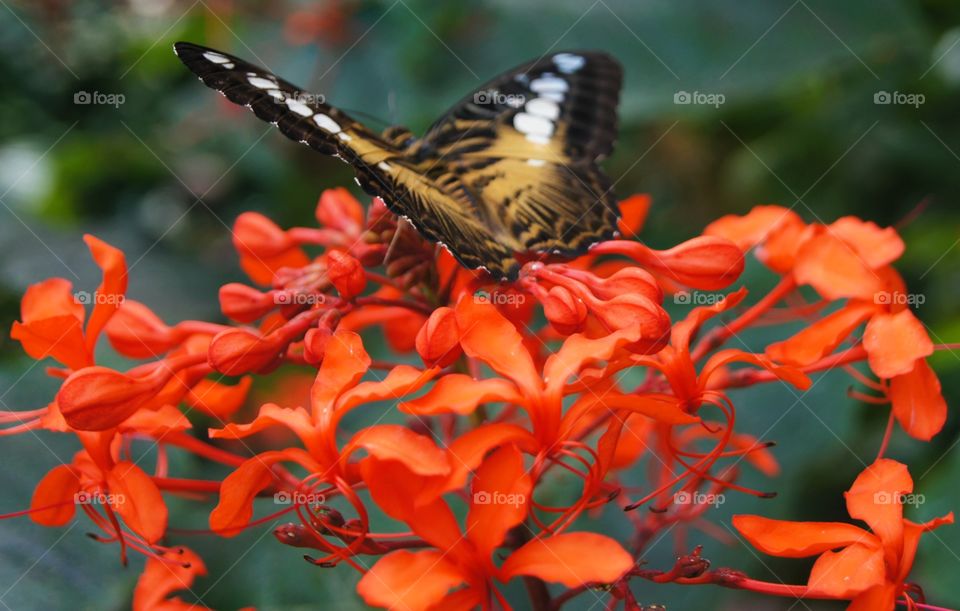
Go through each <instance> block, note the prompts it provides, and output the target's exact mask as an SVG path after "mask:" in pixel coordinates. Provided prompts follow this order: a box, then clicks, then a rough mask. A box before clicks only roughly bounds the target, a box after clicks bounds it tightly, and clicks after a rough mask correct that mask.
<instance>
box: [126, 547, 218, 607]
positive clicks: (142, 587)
mask: <svg viewBox="0 0 960 611" xmlns="http://www.w3.org/2000/svg"><path fill="white" fill-rule="evenodd" d="M161 556H163V557H164V558H163V559H162V560H161V559H160V558H153V557H150V558H147V564H146V566H144V568H143V573H141V575H140V579H138V580H137V587H136V588H135V589H134V591H133V611H161V610H162V611H186V610H187V609H197V610H200V611H202V610H204V609H207V607H200V606H197V605H194V604H188V603H186V602H184V601H182V600H180V599H179V598H168V596H169V595H170V594H172V593H174V592H177V591H179V590H189V589H190V588H191V586H193V582H194V580H195V579H196V578H197V577H198V576H200V577H202V576H204V575H206V574H207V567H206V566H204V564H203V559H201V558H200V556H198V555H197V554H196V553H195V552H194V551H193V550H190V549H188V548H186V547H179V548H177V549H176V550H170V551H166V552H161Z"/></svg>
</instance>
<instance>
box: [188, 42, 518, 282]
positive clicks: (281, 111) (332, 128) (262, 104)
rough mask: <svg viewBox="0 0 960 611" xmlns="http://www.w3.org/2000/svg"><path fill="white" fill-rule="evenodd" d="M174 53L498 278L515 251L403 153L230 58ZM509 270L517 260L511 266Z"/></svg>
mask: <svg viewBox="0 0 960 611" xmlns="http://www.w3.org/2000/svg"><path fill="white" fill-rule="evenodd" d="M174 51H175V52H176V54H177V56H178V57H179V58H180V59H181V61H183V63H184V64H185V65H186V66H187V67H188V68H189V69H190V70H191V71H193V73H194V74H196V75H197V76H198V77H200V80H201V81H203V83H204V84H206V85H207V86H209V87H211V88H213V89H216V90H217V91H219V92H220V93H222V94H223V95H224V96H226V98H227V99H229V100H230V101H232V102H235V103H237V104H241V105H244V106H247V107H249V108H250V109H251V110H253V112H254V114H256V115H257V117H259V118H261V119H263V120H264V121H268V122H270V123H273V124H275V125H276V126H277V127H278V128H279V129H280V131H281V132H283V134H284V135H286V136H288V137H289V138H291V139H293V140H296V141H299V142H302V143H304V144H307V145H308V146H310V147H311V148H314V149H316V150H317V151H319V152H321V153H324V154H328V155H336V156H339V157H341V158H342V159H343V160H344V161H346V162H347V163H349V164H351V165H352V166H353V168H354V170H355V171H356V173H357V182H358V184H359V185H360V186H361V187H362V188H363V189H364V190H365V191H367V192H368V193H370V194H371V195H375V196H378V197H380V198H381V199H383V200H384V202H385V203H386V204H387V206H388V207H389V208H390V210H392V211H393V212H394V213H396V214H399V215H401V216H403V217H405V218H407V219H408V220H409V221H410V222H411V224H413V226H414V227H416V228H417V230H418V231H420V232H421V233H422V234H423V235H424V236H425V237H426V238H427V239H430V240H432V241H434V242H438V243H440V244H442V245H443V246H444V247H446V248H447V249H448V250H449V251H450V252H451V253H452V254H453V255H454V256H455V257H456V258H457V259H458V260H459V261H460V262H461V263H462V264H464V265H465V266H467V267H470V268H472V269H477V268H484V269H489V270H490V271H492V272H493V273H495V274H498V275H500V276H504V275H513V276H515V275H516V269H515V267H514V268H510V269H506V268H504V269H501V262H503V261H505V260H508V259H511V257H512V254H513V253H512V252H511V251H508V250H507V249H506V248H505V247H504V246H503V245H502V244H500V243H499V242H497V240H496V239H495V238H493V236H491V235H490V233H489V231H488V230H487V229H486V227H484V226H483V225H481V224H480V223H479V222H478V221H477V217H476V215H475V214H474V213H473V211H471V210H470V209H469V208H466V207H464V206H463V205H462V202H460V201H457V199H456V194H452V193H450V192H448V191H446V190H445V189H444V188H443V187H444V185H446V184H448V183H445V182H443V181H441V182H439V183H438V182H434V181H433V180H431V179H429V178H427V177H425V176H421V175H420V174H418V173H417V172H416V170H414V169H413V168H412V167H411V165H410V164H408V163H406V161H407V160H406V152H405V151H404V150H402V149H401V148H400V147H398V146H395V145H394V144H393V143H392V142H391V140H395V139H396V136H393V137H391V138H388V139H385V138H381V137H380V136H379V135H377V134H375V133H373V132H371V131H370V130H368V129H367V128H366V127H364V126H363V125H362V124H360V123H359V122H357V121H355V120H353V119H351V118H350V117H349V116H347V114H346V113H344V112H342V111H340V110H338V109H336V108H334V107H332V106H329V105H328V104H326V103H325V102H324V101H323V100H322V99H321V98H320V97H319V96H316V95H313V94H309V93H305V92H303V91H302V90H301V89H300V88H298V87H296V86H295V85H292V84H291V83H289V82H287V81H284V80H282V79H280V78H278V77H277V76H276V75H274V74H272V73H271V72H269V71H267V70H264V69H263V68H260V67H258V66H255V65H253V64H251V63H249V62H246V61H244V60H242V59H240V58H238V57H234V56H233V55H230V54H228V53H224V52H222V51H217V50H215V49H210V48H207V47H202V46H199V45H195V44H192V43H187V42H178V43H176V44H175V45H174ZM512 264H513V266H516V262H515V261H512Z"/></svg>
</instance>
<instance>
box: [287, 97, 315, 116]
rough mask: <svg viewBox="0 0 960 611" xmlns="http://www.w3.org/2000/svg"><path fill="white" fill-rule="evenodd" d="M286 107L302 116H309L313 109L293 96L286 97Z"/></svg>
mask: <svg viewBox="0 0 960 611" xmlns="http://www.w3.org/2000/svg"><path fill="white" fill-rule="evenodd" d="M287 107H288V108H289V109H290V110H292V111H293V112H295V113H297V114H298V115H300V116H303V117H309V116H310V115H312V114H313V111H312V110H310V107H309V106H307V105H306V104H304V103H303V102H301V101H299V100H295V99H293V98H287Z"/></svg>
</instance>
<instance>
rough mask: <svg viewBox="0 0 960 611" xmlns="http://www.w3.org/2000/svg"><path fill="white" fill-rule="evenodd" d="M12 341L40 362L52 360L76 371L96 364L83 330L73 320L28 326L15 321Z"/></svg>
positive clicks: (66, 318) (64, 318) (44, 321)
mask: <svg viewBox="0 0 960 611" xmlns="http://www.w3.org/2000/svg"><path fill="white" fill-rule="evenodd" d="M10 337H12V338H13V339H15V340H17V341H19V342H20V344H21V345H22V346H23V350H24V352H26V353H27V354H29V355H30V356H31V357H32V358H34V359H37V360H40V359H45V358H47V357H52V358H54V359H56V360H57V361H59V362H61V363H63V364H64V365H66V366H67V367H69V368H70V369H73V370H77V369H83V368H84V367H88V366H90V365H92V364H93V356H92V355H91V354H90V352H89V351H88V350H87V344H86V339H85V338H84V336H83V328H82V327H81V325H80V321H79V320H77V319H76V318H74V317H73V316H54V317H52V318H44V319H41V320H37V321H34V322H30V323H26V324H21V323H19V322H16V321H14V323H13V328H12V329H11V330H10Z"/></svg>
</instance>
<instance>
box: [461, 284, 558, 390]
mask: <svg viewBox="0 0 960 611" xmlns="http://www.w3.org/2000/svg"><path fill="white" fill-rule="evenodd" d="M456 312H457V325H458V326H459V328H460V332H461V337H460V345H461V346H463V351H464V352H466V353H467V355H468V356H470V357H473V358H477V359H480V360H481V361H483V362H485V363H486V364H487V365H489V366H490V367H491V368H492V369H493V370H494V371H496V372H497V373H499V374H500V375H502V376H505V377H507V378H510V379H511V380H513V381H514V382H516V383H517V386H519V387H520V388H521V389H522V390H523V393H524V394H525V395H526V396H528V397H535V396H537V395H539V394H540V389H541V387H542V382H541V380H540V375H539V374H538V373H537V370H536V368H535V367H534V364H533V358H531V356H530V353H529V352H528V351H527V347H526V346H525V345H524V343H523V336H521V335H520V333H518V332H517V329H516V328H515V327H514V326H513V324H512V323H511V322H510V321H509V320H507V319H506V318H504V317H503V315H502V314H500V312H498V311H497V308H496V307H495V306H493V305H491V304H489V303H484V302H482V301H479V300H475V299H472V298H470V297H466V298H464V299H461V300H460V302H459V303H458V304H457V308H456Z"/></svg>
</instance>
